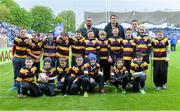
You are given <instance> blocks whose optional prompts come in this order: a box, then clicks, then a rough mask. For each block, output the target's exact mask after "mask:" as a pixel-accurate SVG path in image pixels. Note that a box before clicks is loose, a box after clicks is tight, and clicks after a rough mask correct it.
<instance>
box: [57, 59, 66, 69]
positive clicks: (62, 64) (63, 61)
mask: <svg viewBox="0 0 180 111" xmlns="http://www.w3.org/2000/svg"><path fill="white" fill-rule="evenodd" d="M59 65H60V66H61V67H63V68H64V67H66V66H67V59H66V58H59Z"/></svg>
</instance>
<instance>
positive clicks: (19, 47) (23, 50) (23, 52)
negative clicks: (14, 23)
mask: <svg viewBox="0 0 180 111" xmlns="http://www.w3.org/2000/svg"><path fill="white" fill-rule="evenodd" d="M29 42H30V39H29V38H28V37H24V38H22V37H15V39H14V45H15V46H16V47H15V57H18V58H26V57H28V52H27V51H28V48H29Z"/></svg>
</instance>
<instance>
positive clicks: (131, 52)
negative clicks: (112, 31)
mask: <svg viewBox="0 0 180 111" xmlns="http://www.w3.org/2000/svg"><path fill="white" fill-rule="evenodd" d="M122 49H123V60H128V61H131V60H132V59H133V57H134V56H135V45H134V40H133V39H125V40H123V41H122Z"/></svg>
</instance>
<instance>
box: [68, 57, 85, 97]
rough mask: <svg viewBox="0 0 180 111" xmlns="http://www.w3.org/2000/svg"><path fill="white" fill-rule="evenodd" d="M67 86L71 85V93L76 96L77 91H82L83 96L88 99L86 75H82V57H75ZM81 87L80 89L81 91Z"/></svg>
mask: <svg viewBox="0 0 180 111" xmlns="http://www.w3.org/2000/svg"><path fill="white" fill-rule="evenodd" d="M69 84H71V93H73V94H76V93H77V92H78V91H80V92H81V90H83V96H84V97H88V93H87V90H88V84H89V78H88V75H85V74H84V64H83V57H82V56H77V57H76V64H75V66H73V68H72V72H71V75H70V78H69ZM81 86H82V89H81Z"/></svg>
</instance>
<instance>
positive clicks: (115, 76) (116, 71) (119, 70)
mask: <svg viewBox="0 0 180 111" xmlns="http://www.w3.org/2000/svg"><path fill="white" fill-rule="evenodd" d="M123 65H124V61H123V59H117V60H116V63H115V66H114V67H113V70H112V73H111V84H113V85H114V86H116V88H117V89H118V90H121V91H122V93H126V90H125V88H126V86H127V84H128V81H129V73H128V71H127V70H126V67H125V66H123Z"/></svg>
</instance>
